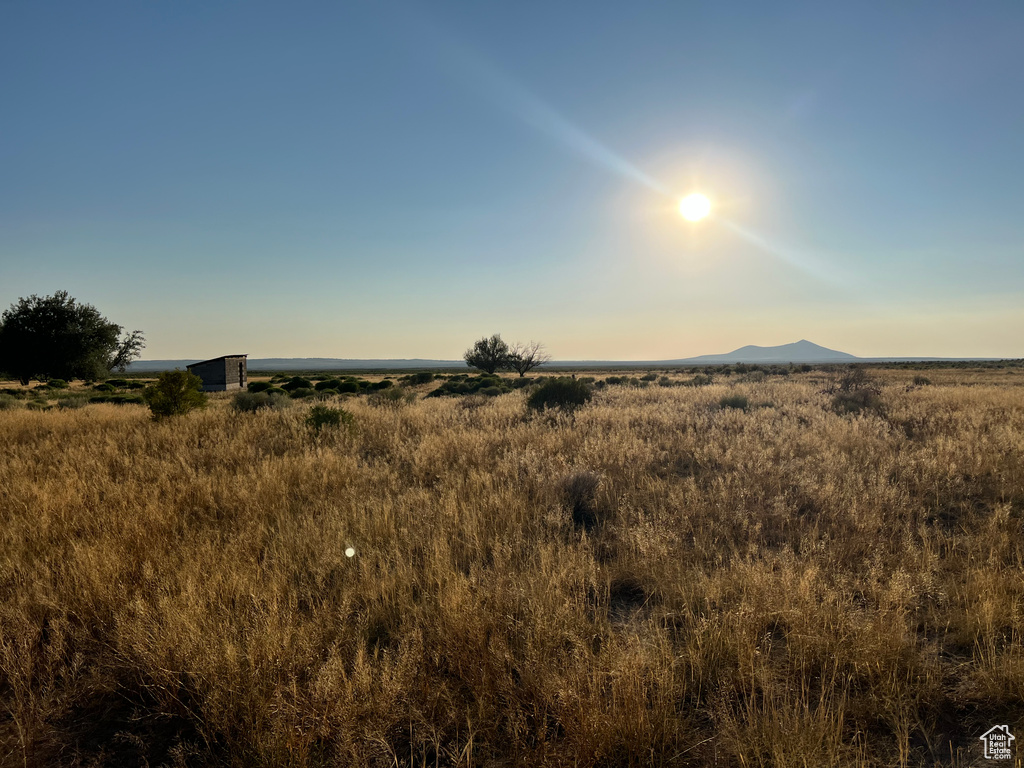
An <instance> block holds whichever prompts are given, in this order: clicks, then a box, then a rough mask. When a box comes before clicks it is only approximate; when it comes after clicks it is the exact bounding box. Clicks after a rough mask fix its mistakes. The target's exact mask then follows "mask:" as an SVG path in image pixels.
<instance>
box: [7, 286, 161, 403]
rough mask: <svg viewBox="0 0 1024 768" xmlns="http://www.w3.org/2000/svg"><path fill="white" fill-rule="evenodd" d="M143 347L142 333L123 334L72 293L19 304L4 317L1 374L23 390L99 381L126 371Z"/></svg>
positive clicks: (116, 326)
mask: <svg viewBox="0 0 1024 768" xmlns="http://www.w3.org/2000/svg"><path fill="white" fill-rule="evenodd" d="M144 346H145V344H144V339H143V337H142V332H141V331H132V332H131V333H127V334H122V328H121V326H120V325H117V324H116V323H112V322H110V321H109V320H107V318H105V317H103V315H101V314H100V313H99V310H97V309H96V307H94V306H92V305H91V304H80V303H78V302H77V301H76V300H75V299H73V298H71V296H69V295H68V293H67V291H58V292H57V293H55V294H53V296H43V297H39V296H35V295H32V296H29V297H28V298H27V299H26V298H22V299H19V300H18V303H17V304H12V305H11V308H10V309H8V310H7V311H6V312H4V313H3V315H2V316H0V371H3V372H5V373H7V374H9V375H11V376H15V377H17V378H18V379H19V380H20V381H21V383H22V384H28V383H29V381H31V380H32V379H33V378H60V379H94V378H100V377H102V376H105V375H106V374H107V373H109V372H110V371H112V370H114V369H117V370H121V371H123V370H124V369H125V368H127V367H128V363H130V362H131V361H132V360H134V359H135V358H136V357H138V356H139V354H140V353H141V352H142V348H143V347H144Z"/></svg>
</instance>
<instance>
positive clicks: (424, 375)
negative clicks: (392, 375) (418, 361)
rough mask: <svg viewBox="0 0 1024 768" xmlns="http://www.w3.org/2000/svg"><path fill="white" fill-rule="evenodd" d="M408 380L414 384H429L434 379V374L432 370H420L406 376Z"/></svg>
mask: <svg viewBox="0 0 1024 768" xmlns="http://www.w3.org/2000/svg"><path fill="white" fill-rule="evenodd" d="M405 378H406V381H407V382H408V383H409V384H411V385H412V386H414V387H415V386H418V385H420V384H429V383H430V382H432V381H433V380H434V374H432V373H431V372H430V371H419V372H418V373H413V374H410V375H409V376H406V377H405Z"/></svg>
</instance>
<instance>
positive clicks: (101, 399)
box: [89, 393, 146, 405]
mask: <svg viewBox="0 0 1024 768" xmlns="http://www.w3.org/2000/svg"><path fill="white" fill-rule="evenodd" d="M89 402H90V403H112V404H114V405H143V404H145V402H146V401H145V400H143V398H142V397H141V396H139V395H129V394H126V393H121V394H116V395H93V396H92V397H90V398H89Z"/></svg>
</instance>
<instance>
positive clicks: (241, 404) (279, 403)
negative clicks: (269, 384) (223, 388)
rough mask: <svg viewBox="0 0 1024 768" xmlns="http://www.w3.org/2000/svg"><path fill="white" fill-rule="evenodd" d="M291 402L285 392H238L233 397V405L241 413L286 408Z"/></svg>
mask: <svg viewBox="0 0 1024 768" xmlns="http://www.w3.org/2000/svg"><path fill="white" fill-rule="evenodd" d="M289 403H290V400H289V398H288V395H287V394H285V393H284V392H282V393H281V394H278V393H276V392H275V393H267V392H237V393H235V396H234V397H233V398H232V399H231V407H232V408H234V409H235V410H236V411H238V412H240V413H255V412H256V411H260V410H263V409H264V408H275V409H276V408H284V407H287V406H288V404H289Z"/></svg>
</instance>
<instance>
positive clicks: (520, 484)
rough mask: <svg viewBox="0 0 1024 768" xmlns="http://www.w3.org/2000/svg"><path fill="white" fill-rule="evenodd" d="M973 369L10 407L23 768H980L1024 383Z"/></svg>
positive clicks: (14, 734) (1014, 506)
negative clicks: (842, 397)
mask: <svg viewBox="0 0 1024 768" xmlns="http://www.w3.org/2000/svg"><path fill="white" fill-rule="evenodd" d="M875 375H876V376H877V374H875ZM956 375H957V377H958V380H957V381H956V382H953V383H945V384H944V383H941V382H942V376H941V375H940V376H936V375H935V374H934V372H929V376H930V377H931V378H932V380H933V381H937V382H939V383H936V384H935V385H933V386H927V387H919V388H912V387H911V388H908V387H907V386H905V383H904V382H902V381H901V380H900V381H899V382H898V383H893V384H891V385H889V386H884V387H883V391H882V398H883V402H884V403H885V409H884V412H883V413H882V414H877V413H869V414H867V415H864V416H858V417H850V416H846V417H841V416H838V415H836V414H834V413H832V412H831V411H830V410H829V408H828V404H829V398H828V397H827V396H825V395H822V394H820V392H819V390H820V386H819V384H818V382H816V381H814V380H812V377H811V376H809V375H808V376H793V377H790V379H789V380H786V381H783V382H781V383H779V382H777V380H768V381H766V382H761V383H756V384H742V383H741V384H734V385H732V386H731V387H730V386H726V385H721V386H719V385H714V386H710V387H703V388H650V389H646V390H635V389H624V388H608V389H605V390H603V391H601V392H599V393H598V394H597V396H596V397H595V400H594V402H593V404H592V405H590V406H588V407H586V408H584V409H582V410H580V411H579V412H578V413H577V414H576V415H575V417H574V418H572V417H566V416H547V415H530V414H528V412H527V409H526V408H525V405H524V394H523V393H522V392H517V393H514V394H511V395H505V396H502V397H499V398H496V399H494V400H491V401H488V402H485V403H481V402H480V401H477V400H465V401H460V400H444V399H434V400H420V401H417V402H416V403H414V404H412V405H410V406H407V407H400V408H373V407H372V406H370V405H368V404H366V403H365V402H362V401H358V400H352V401H350V402H348V403H346V407H347V408H349V409H350V410H351V411H352V412H353V413H354V414H355V417H356V421H357V424H358V428H357V430H356V431H355V432H354V433H349V432H346V431H337V432H333V433H331V432H327V431H325V432H321V433H320V434H319V435H314V434H313V433H312V432H311V431H310V430H309V429H307V428H306V427H305V426H304V425H303V415H304V412H305V409H306V408H307V407H308V406H305V405H302V406H297V407H296V408H294V409H292V410H289V411H285V412H261V413H257V414H238V413H234V412H232V411H231V410H230V409H229V408H228V407H227V404H226V402H223V401H221V402H217V403H215V404H214V407H213V408H211V409H210V410H208V411H206V412H202V413H195V414H192V415H190V416H188V417H185V418H181V419H178V420H169V421H166V422H164V423H154V422H152V421H151V420H150V419H149V418H148V414H147V412H146V411H145V410H144V409H143V408H141V407H135V406H124V407H118V406H106V405H94V406H88V407H86V408H84V409H80V410H76V411H62V412H58V411H50V412H29V411H25V410H19V411H5V412H0V439H2V443H3V446H4V450H3V453H2V454H0V522H2V525H0V704H2V705H3V706H2V707H0V762H2V764H4V765H12V766H13V765H30V766H36V765H80V766H86V765H153V766H155V765H160V764H165V765H206V764H221V765H238V766H243V765H244V766H279V765H317V766H319V765H345V766H347V765H351V766H360V765H367V766H396V765H397V766H435V765H437V766H485V765H495V766H500V765H551V766H570V765H571V766H588V765H616V766H617V765H622V766H631V765H635V766H641V765H644V766H646V765H663V766H680V765H683V766H685V765H719V766H777V767H779V768H783V767H785V766H823V765H848V766H877V765H921V764H927V765H932V764H947V765H957V766H961V765H970V764H975V763H977V762H979V761H980V757H979V755H980V751H979V750H980V742H979V741H978V739H977V737H978V736H979V735H980V734H981V733H982V732H983V731H984V730H986V729H987V728H988V727H989V726H990V725H994V724H997V723H998V724H1002V723H1004V722H1005V723H1009V724H1010V725H1011V728H1013V727H1014V726H1015V725H1019V724H1020V723H1021V720H1022V715H1024V652H1022V646H1021V640H1022V639H1024V567H1022V566H1024V534H1022V527H1021V522H1022V513H1024V388H1021V387H1019V386H1011V385H1010V384H1012V383H1016V381H1015V380H1014V381H1007V382H1001V383H999V384H992V383H977V384H976V385H973V386H965V384H972V383H974V382H970V381H964V380H963V379H964V378H965V376H966V374H964V373H963V372H957V374H956ZM967 378H969V377H967ZM894 381H895V379H894ZM730 392H740V393H743V394H746V395H747V396H748V398H749V401H750V403H751V408H750V409H749V410H748V411H747V412H743V411H740V410H733V409H720V408H719V407H718V406H717V403H718V402H719V400H720V399H721V398H722V397H723V396H724V395H726V394H728V393H730ZM348 547H352V548H353V549H355V552H356V554H355V556H354V557H352V558H348V557H346V554H345V550H346V548H348ZM1021 737H1022V738H1024V734H1021Z"/></svg>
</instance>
